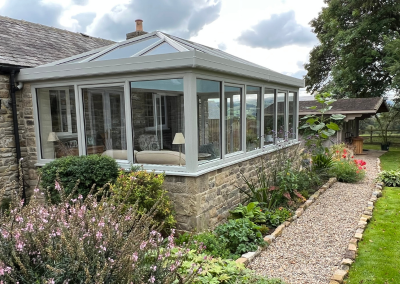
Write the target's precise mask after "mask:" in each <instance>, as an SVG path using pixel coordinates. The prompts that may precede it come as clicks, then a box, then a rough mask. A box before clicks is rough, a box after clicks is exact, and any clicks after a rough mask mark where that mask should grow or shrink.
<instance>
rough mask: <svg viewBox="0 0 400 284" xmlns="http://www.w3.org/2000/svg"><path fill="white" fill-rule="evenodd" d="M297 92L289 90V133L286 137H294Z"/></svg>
mask: <svg viewBox="0 0 400 284" xmlns="http://www.w3.org/2000/svg"><path fill="white" fill-rule="evenodd" d="M296 97H297V93H293V92H289V95H288V98H289V130H288V131H289V133H288V138H289V140H290V139H296V132H297V131H296V124H297V122H296V119H297V116H296V112H297V105H296V104H297V98H296Z"/></svg>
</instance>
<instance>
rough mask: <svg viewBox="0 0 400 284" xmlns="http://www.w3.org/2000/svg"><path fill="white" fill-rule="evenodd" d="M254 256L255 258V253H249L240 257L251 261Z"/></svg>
mask: <svg viewBox="0 0 400 284" xmlns="http://www.w3.org/2000/svg"><path fill="white" fill-rule="evenodd" d="M255 256H256V252H255V251H251V252H248V253H245V254H242V257H243V258H247V259H248V260H249V261H252V260H253V258H254V257H255Z"/></svg>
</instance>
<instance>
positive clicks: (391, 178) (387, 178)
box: [377, 170, 400, 187]
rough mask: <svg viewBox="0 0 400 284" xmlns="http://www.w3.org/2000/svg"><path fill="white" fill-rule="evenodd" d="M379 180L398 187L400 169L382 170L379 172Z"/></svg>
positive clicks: (399, 183) (399, 184)
mask: <svg viewBox="0 0 400 284" xmlns="http://www.w3.org/2000/svg"><path fill="white" fill-rule="evenodd" d="M377 180H378V181H381V182H383V183H384V184H385V185H386V186H390V187H398V186H400V171H399V170H397V171H394V170H391V171H382V172H380V173H379V175H378V177H377Z"/></svg>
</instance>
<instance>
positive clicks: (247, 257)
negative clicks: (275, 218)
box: [236, 178, 336, 266]
mask: <svg viewBox="0 0 400 284" xmlns="http://www.w3.org/2000/svg"><path fill="white" fill-rule="evenodd" d="M335 182H336V178H330V179H329V180H328V181H327V182H326V183H325V184H324V185H323V186H321V188H320V189H319V190H317V191H316V192H315V193H314V194H313V195H311V196H310V197H309V199H308V200H307V201H306V202H304V203H303V204H302V205H301V206H300V207H299V208H297V210H296V212H295V214H294V216H293V217H290V218H289V219H288V220H287V221H285V222H284V223H282V224H281V225H279V226H278V227H276V229H275V231H274V232H273V233H272V234H270V235H268V236H265V237H264V241H265V242H266V243H267V244H268V245H267V246H264V247H260V246H259V247H258V249H257V251H251V252H248V253H245V254H243V255H242V256H241V257H240V258H239V259H237V260H236V263H242V264H244V265H245V266H247V265H248V264H250V263H251V262H252V261H253V260H254V258H255V257H257V256H258V255H260V254H261V252H262V251H263V250H265V249H266V248H267V247H268V246H269V245H270V244H272V243H273V242H274V241H275V239H276V238H277V237H279V236H280V235H282V232H283V229H284V228H286V227H288V226H289V225H290V224H291V223H292V222H293V221H295V220H296V219H297V218H299V217H300V216H301V215H302V214H303V213H304V210H306V209H307V208H308V207H309V206H310V205H311V204H312V203H314V202H315V201H316V200H317V199H318V197H319V196H320V195H321V194H322V193H324V192H325V191H326V190H327V189H328V188H330V187H331V186H332V185H333V184H334V183H335Z"/></svg>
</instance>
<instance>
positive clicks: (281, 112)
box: [276, 90, 287, 139]
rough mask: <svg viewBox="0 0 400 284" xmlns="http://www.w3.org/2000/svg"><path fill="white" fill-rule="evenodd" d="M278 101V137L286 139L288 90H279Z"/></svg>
mask: <svg viewBox="0 0 400 284" xmlns="http://www.w3.org/2000/svg"><path fill="white" fill-rule="evenodd" d="M276 99H277V103H278V111H277V137H278V138H279V139H284V138H285V137H286V134H287V129H286V121H285V119H286V92H284V91H280V90H279V91H278V94H277V97H276Z"/></svg>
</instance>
